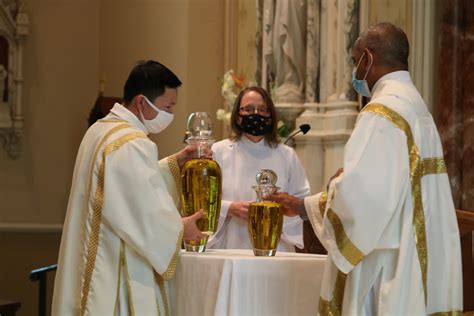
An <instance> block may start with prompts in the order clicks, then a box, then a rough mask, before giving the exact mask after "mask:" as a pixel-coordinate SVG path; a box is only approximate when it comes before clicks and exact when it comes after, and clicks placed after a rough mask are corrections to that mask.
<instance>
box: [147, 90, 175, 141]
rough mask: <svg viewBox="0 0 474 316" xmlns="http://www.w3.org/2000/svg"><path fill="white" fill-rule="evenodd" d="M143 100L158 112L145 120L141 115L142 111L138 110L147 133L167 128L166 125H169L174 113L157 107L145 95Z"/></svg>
mask: <svg viewBox="0 0 474 316" xmlns="http://www.w3.org/2000/svg"><path fill="white" fill-rule="evenodd" d="M145 100H146V102H147V103H148V105H149V106H151V108H152V109H153V110H155V111H156V112H158V114H157V115H156V116H155V118H154V119H152V120H147V119H145V118H144V117H143V114H142V111H140V116H141V118H142V122H143V125H145V127H146V129H147V130H148V132H149V133H151V134H157V133H159V132H161V131H162V130H164V129H165V128H167V127H168V125H170V123H171V122H172V121H173V117H174V115H173V114H171V113H168V112H166V111H162V110H160V109H158V108H157V107H156V106H155V105H154V104H153V103H151V102H150V100H148V98H147V97H145Z"/></svg>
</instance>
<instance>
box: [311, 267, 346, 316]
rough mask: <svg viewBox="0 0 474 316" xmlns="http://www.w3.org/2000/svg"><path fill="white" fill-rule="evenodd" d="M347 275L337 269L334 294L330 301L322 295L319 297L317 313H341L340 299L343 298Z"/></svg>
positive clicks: (335, 314)
mask: <svg viewBox="0 0 474 316" xmlns="http://www.w3.org/2000/svg"><path fill="white" fill-rule="evenodd" d="M346 278H347V275H346V274H344V273H342V272H341V271H339V270H338V271H337V276H336V282H335V285H334V294H333V296H332V299H331V300H330V301H326V300H325V299H323V298H322V297H320V298H319V307H318V310H319V314H320V315H328V316H329V315H330V316H339V315H341V314H342V301H343V299H344V288H345V287H346Z"/></svg>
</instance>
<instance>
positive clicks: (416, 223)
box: [363, 103, 428, 304]
mask: <svg viewBox="0 0 474 316" xmlns="http://www.w3.org/2000/svg"><path fill="white" fill-rule="evenodd" d="M363 112H369V113H372V114H375V115H378V116H381V117H384V118H386V119H388V120H389V121H391V122H392V123H393V124H395V126H397V127H398V128H399V129H401V130H402V131H403V132H405V135H406V137H407V146H408V155H409V159H410V180H411V191H412V195H413V228H414V232H415V242H416V250H417V253H418V260H419V262H420V269H421V276H422V280H423V289H424V294H425V304H426V300H427V287H426V279H427V271H428V251H427V245H426V228H425V213H424V210H423V201H422V198H421V177H422V176H423V170H422V164H421V161H420V153H419V150H418V147H417V146H416V144H415V141H414V138H413V134H412V131H411V128H410V125H409V124H408V122H407V121H406V120H405V119H404V118H403V117H402V116H401V115H400V114H398V113H397V112H395V111H393V110H392V109H390V108H388V107H386V106H384V105H382V104H377V103H373V104H369V105H367V106H366V107H365V108H364V109H363Z"/></svg>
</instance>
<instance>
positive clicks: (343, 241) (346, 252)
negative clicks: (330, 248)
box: [326, 208, 364, 266]
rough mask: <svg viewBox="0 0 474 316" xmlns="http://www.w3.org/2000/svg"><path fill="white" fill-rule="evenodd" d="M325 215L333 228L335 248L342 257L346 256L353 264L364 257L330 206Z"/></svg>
mask: <svg viewBox="0 0 474 316" xmlns="http://www.w3.org/2000/svg"><path fill="white" fill-rule="evenodd" d="M326 217H327V218H328V219H329V221H330V222H331V225H332V227H333V229H334V236H335V238H336V244H337V248H338V249H339V251H340V252H341V254H342V255H343V256H344V258H346V260H347V261H349V262H350V263H351V264H352V265H353V266H355V265H356V264H358V263H359V262H360V261H361V260H362V259H364V254H363V253H362V251H360V250H359V248H357V247H356V246H355V245H354V244H353V243H352V241H351V240H350V239H349V236H347V234H346V232H345V231H344V226H343V225H342V222H341V220H340V219H339V217H338V216H337V214H336V213H334V211H333V210H332V209H331V208H329V209H328V211H327V213H326Z"/></svg>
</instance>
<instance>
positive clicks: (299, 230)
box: [282, 150, 310, 249]
mask: <svg viewBox="0 0 474 316" xmlns="http://www.w3.org/2000/svg"><path fill="white" fill-rule="evenodd" d="M288 160H289V169H288V183H287V188H288V194H290V195H294V196H296V197H298V198H303V197H305V196H307V195H309V193H310V188H309V181H308V177H307V176H306V172H305V170H304V168H303V166H302V165H301V162H300V160H299V159H298V156H297V155H296V153H295V151H294V150H291V155H290V158H289V159H288ZM282 238H283V240H285V241H287V242H289V243H291V244H293V245H295V246H296V247H298V248H300V249H301V248H303V247H304V240H303V220H302V219H301V217H299V216H294V217H288V216H284V220H283V229H282Z"/></svg>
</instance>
